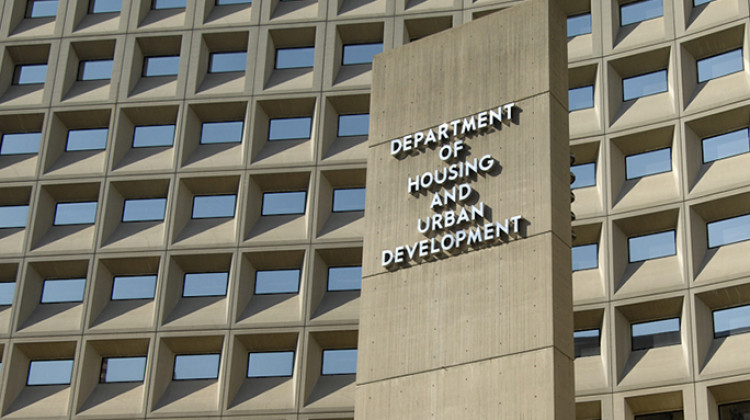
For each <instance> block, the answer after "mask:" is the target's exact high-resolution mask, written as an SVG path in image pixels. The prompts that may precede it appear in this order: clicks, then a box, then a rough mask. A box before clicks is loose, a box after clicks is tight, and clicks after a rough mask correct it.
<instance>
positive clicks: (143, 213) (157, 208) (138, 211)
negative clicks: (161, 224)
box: [122, 198, 167, 222]
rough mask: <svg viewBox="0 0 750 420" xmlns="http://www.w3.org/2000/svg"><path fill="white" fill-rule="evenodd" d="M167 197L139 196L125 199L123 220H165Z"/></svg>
mask: <svg viewBox="0 0 750 420" xmlns="http://www.w3.org/2000/svg"><path fill="white" fill-rule="evenodd" d="M166 207H167V199H166V198H139V199H129V200H125V205H124V206H123V209H122V221H123V222H143V221H153V220H164V210H165V209H166Z"/></svg>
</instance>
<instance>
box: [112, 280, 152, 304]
mask: <svg viewBox="0 0 750 420" xmlns="http://www.w3.org/2000/svg"><path fill="white" fill-rule="evenodd" d="M155 293H156V274H143V275H133V276H115V277H114V279H113V280H112V300H131V299H153V298H154V294H155Z"/></svg>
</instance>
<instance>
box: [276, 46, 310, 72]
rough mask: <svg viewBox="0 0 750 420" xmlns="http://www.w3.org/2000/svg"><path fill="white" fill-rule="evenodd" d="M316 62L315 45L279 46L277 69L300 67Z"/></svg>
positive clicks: (277, 50)
mask: <svg viewBox="0 0 750 420" xmlns="http://www.w3.org/2000/svg"><path fill="white" fill-rule="evenodd" d="M314 63H315V47H295V48H277V49H276V61H275V64H274V68H275V69H299V68H308V67H312V66H313V64H314Z"/></svg>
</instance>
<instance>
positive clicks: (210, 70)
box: [208, 50, 248, 74]
mask: <svg viewBox="0 0 750 420" xmlns="http://www.w3.org/2000/svg"><path fill="white" fill-rule="evenodd" d="M230 54H245V64H244V67H243V69H242V70H219V71H216V70H213V66H214V58H215V56H216V55H230ZM247 55H248V54H247V50H241V51H213V52H209V53H208V74H223V73H246V72H247Z"/></svg>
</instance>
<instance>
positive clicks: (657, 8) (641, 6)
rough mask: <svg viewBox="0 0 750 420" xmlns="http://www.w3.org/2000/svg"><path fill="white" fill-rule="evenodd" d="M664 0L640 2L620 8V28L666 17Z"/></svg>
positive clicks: (642, 0)
mask: <svg viewBox="0 0 750 420" xmlns="http://www.w3.org/2000/svg"><path fill="white" fill-rule="evenodd" d="M663 9H664V5H663V4H662V0H640V1H634V2H631V3H627V4H623V5H621V6H620V26H626V25H631V24H633V23H638V22H643V21H644V20H650V19H655V18H658V17H661V16H663V15H664V10H663Z"/></svg>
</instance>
